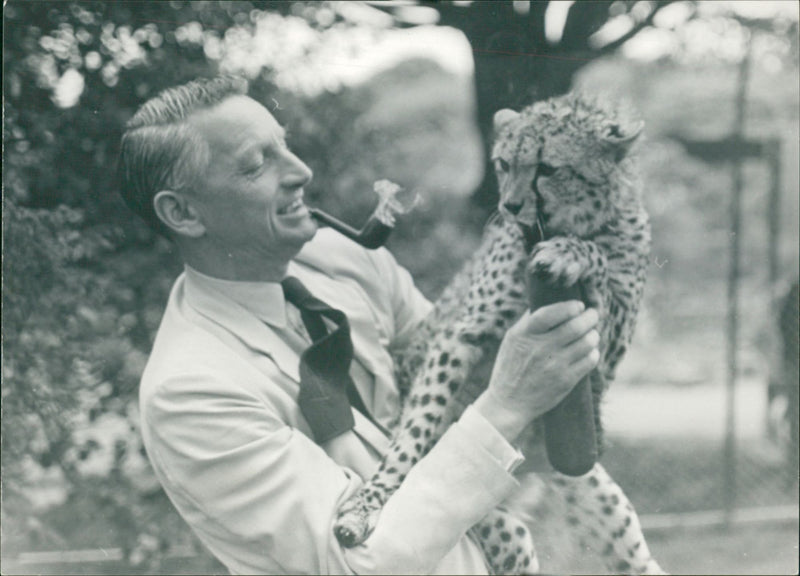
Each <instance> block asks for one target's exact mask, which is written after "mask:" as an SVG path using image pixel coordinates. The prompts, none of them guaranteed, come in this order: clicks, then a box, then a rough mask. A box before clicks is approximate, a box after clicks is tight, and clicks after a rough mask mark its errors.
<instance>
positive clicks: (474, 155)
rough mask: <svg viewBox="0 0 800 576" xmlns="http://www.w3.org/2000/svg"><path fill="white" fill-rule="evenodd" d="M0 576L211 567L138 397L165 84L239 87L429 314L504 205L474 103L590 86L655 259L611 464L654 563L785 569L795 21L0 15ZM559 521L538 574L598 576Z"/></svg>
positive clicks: (794, 421)
mask: <svg viewBox="0 0 800 576" xmlns="http://www.w3.org/2000/svg"><path fill="white" fill-rule="evenodd" d="M3 69H4V74H3V97H4V118H3V312H4V314H3V324H2V332H3V366H2V371H3V372H2V377H3V385H2V571H3V573H4V574H12V573H20V574H22V573H40V574H47V573H51V574H55V573H62V574H67V573H69V574H100V573H124V574H133V573H154V574H157V573H187V574H188V573H203V574H209V573H224V570H223V569H222V568H221V567H220V566H219V565H218V564H217V563H216V562H215V561H214V560H213V559H212V558H210V557H209V555H208V554H207V553H206V552H205V551H204V550H203V549H202V547H201V546H200V545H199V544H198V543H197V542H196V541H195V539H194V538H193V536H192V535H191V534H190V532H189V530H188V529H187V528H186V527H185V526H184V525H183V523H182V522H181V520H180V519H179V518H178V517H177V515H176V513H175V512H174V510H173V509H172V507H171V505H170V503H169V501H168V500H167V498H166V497H165V496H164V494H163V492H162V491H161V490H160V488H159V486H158V484H157V482H156V481H155V479H154V477H153V475H152V473H151V471H150V469H149V466H148V464H147V460H146V457H145V455H144V452H143V449H142V445H141V441H140V438H139V435H138V415H137V405H136V395H137V386H138V379H139V376H140V374H141V372H142V369H143V367H144V364H145V362H146V358H147V354H148V352H149V350H150V345H151V342H152V339H153V336H154V333H155V330H156V328H157V326H158V322H159V320H160V316H161V313H162V311H163V307H164V305H165V303H166V298H167V293H168V290H169V288H170V285H171V283H172V281H173V280H174V278H175V277H176V276H177V274H178V273H179V272H180V270H181V265H180V263H179V261H178V259H177V255H176V254H175V253H174V251H173V250H172V249H171V247H170V245H169V244H168V243H167V242H165V241H164V240H162V239H160V238H158V237H156V236H154V235H153V234H152V233H150V232H149V231H148V230H147V229H145V227H144V226H143V225H142V224H141V223H139V222H138V221H136V220H134V219H133V218H131V217H130V215H129V214H128V213H127V212H126V210H125V208H124V207H123V206H122V203H121V201H120V200H119V199H118V197H117V195H116V192H115V184H114V179H113V170H114V162H115V155H116V150H117V146H118V141H119V137H120V134H121V128H122V126H123V124H124V122H125V121H126V120H127V119H128V118H129V117H130V116H131V115H132V114H133V112H134V110H135V109H136V107H137V106H138V105H139V104H141V103H142V102H143V101H144V100H146V99H147V98H149V97H151V96H153V95H155V94H156V93H157V92H158V91H160V90H161V89H163V88H166V87H169V86H172V85H174V84H177V83H180V82H183V81H187V80H189V79H192V78H194V77H197V76H210V75H214V74H216V73H219V72H233V73H240V74H244V75H246V76H247V77H249V78H250V80H251V86H252V91H251V92H252V95H253V96H254V97H255V98H257V99H258V100H260V101H261V102H262V103H263V104H264V105H265V106H266V107H267V108H268V109H269V110H270V111H272V112H273V114H274V115H275V116H276V117H277V118H278V119H279V120H280V121H281V122H282V123H283V124H284V125H286V126H287V128H288V139H289V142H290V145H291V146H292V148H293V149H294V150H295V151H296V152H297V153H298V155H299V156H300V157H301V158H303V159H304V160H305V161H306V162H307V163H308V164H309V165H310V166H311V167H312V168H313V170H314V172H315V177H314V181H313V182H312V183H311V185H310V186H309V187H308V190H307V196H308V202H309V204H314V205H318V206H320V207H322V208H324V209H326V210H328V211H330V212H331V213H334V214H336V215H337V216H340V217H342V218H343V219H344V220H347V221H348V222H350V223H351V224H353V225H354V226H356V227H360V225H361V223H363V221H364V219H365V218H366V217H367V215H368V214H369V213H370V212H371V210H372V208H373V207H374V205H375V202H376V198H375V195H374V193H373V192H372V183H373V182H374V181H375V180H378V179H381V178H389V179H391V180H393V181H395V182H398V183H400V184H402V185H403V186H405V187H407V188H414V189H416V190H418V191H419V193H420V194H421V195H422V197H423V200H424V202H423V205H422V206H421V207H420V208H419V209H418V210H417V211H415V212H414V213H413V214H412V215H410V216H407V217H404V218H403V219H402V220H401V221H400V222H399V224H398V228H397V230H396V231H395V233H394V235H393V236H392V238H391V240H390V243H389V249H390V250H391V251H392V252H393V253H394V254H395V256H396V257H397V259H398V260H399V261H400V262H401V263H402V264H404V265H405V266H407V267H408V268H409V269H410V270H411V272H412V273H413V275H414V277H415V278H416V280H417V282H418V284H419V286H420V287H421V288H422V290H423V291H424V292H425V293H426V294H427V295H428V296H429V297H430V298H432V299H433V298H436V296H437V295H438V293H439V292H440V291H441V289H442V288H443V287H444V285H445V284H446V282H447V281H448V280H449V278H451V277H452V275H453V274H454V273H455V272H456V270H457V269H458V268H459V266H460V265H461V263H462V262H463V261H464V259H466V258H467V257H468V256H469V255H470V254H471V253H472V251H473V250H474V249H475V248H476V246H477V244H478V242H479V240H480V234H481V229H482V226H483V223H484V222H485V220H486V218H487V216H488V215H489V214H490V213H491V211H492V210H493V208H494V203H495V202H496V190H495V187H494V182H493V177H492V175H491V171H488V170H487V162H486V155H487V154H486V146H487V142H488V141H489V127H490V122H491V117H492V114H493V113H494V112H495V110H497V109H499V108H501V107H515V108H520V107H521V106H523V105H526V104H528V103H530V102H532V101H535V100H537V99H542V98H547V97H549V96H553V95H558V94H562V93H564V92H566V91H569V90H571V89H582V90H585V91H589V92H598V93H604V94H607V95H610V96H611V97H613V98H617V99H620V100H622V101H624V102H626V103H627V104H628V105H629V106H630V107H631V108H633V109H634V110H636V111H637V113H638V115H639V116H640V117H641V118H643V119H644V120H645V121H646V125H647V128H646V139H645V141H644V142H643V144H642V146H641V147H640V156H641V161H642V167H643V171H644V181H645V188H644V196H645V204H646V206H647V207H648V209H649V211H650V214H651V217H652V224H653V233H654V245H653V251H652V260H651V265H650V271H649V280H648V286H647V290H646V295H645V304H644V308H643V310H642V312H641V315H640V318H639V323H638V332H637V334H636V336H635V338H634V343H633V346H632V349H631V351H630V353H629V354H628V356H627V358H626V360H625V361H624V362H623V364H622V366H621V369H620V373H619V377H618V380H617V382H615V384H614V386H613V387H612V389H611V390H610V392H609V394H608V397H607V404H606V409H605V422H606V428H607V438H608V447H607V450H606V454H605V456H604V462H605V465H606V467H607V468H608V470H609V471H610V472H611V474H612V475H613V476H614V477H615V478H616V480H617V481H618V483H619V484H620V485H621V486H622V488H623V489H624V490H625V491H626V492H627V494H628V495H629V497H630V499H631V500H632V501H633V503H634V504H635V506H636V508H637V510H638V512H639V513H640V515H641V518H642V523H643V525H644V528H645V532H646V535H647V536H648V539H649V542H650V546H651V549H652V550H653V552H654V554H655V556H656V558H658V560H659V561H660V562H661V564H662V566H663V567H664V568H665V569H666V570H668V571H670V572H673V573H693V574H701V573H706V574H792V573H794V574H796V573H797V571H798V458H797V454H798V392H797V391H798V291H797V278H798V214H799V211H798V197H799V196H800V193H799V192H798V182H800V173H799V171H800V168H799V166H798V164H799V162H798V158H799V157H800V151H799V150H798V142H799V141H800V131H799V127H800V120H798V109H799V108H800V106H799V105H800V102H799V97H798V82H799V80H800V78H798V76H799V75H798V4H797V3H796V2H794V1H793V0H786V1H776V2H770V1H752V2H744V1H739V2H723V1H713V2H712V1H696V2H694V1H673V2H670V1H630V0H625V1H622V0H617V1H595V2H575V3H573V2H567V1H560V2H556V1H550V2H546V1H538V2H507V1H494V2H456V1H452V2H390V1H385V2H239V1H237V2H210V1H205V2H199V1H198V2H181V1H170V2H126V1H121V2H68V1H60V2H43V1H24V0H10V1H8V2H4V13H3ZM560 517H561V514H560V513H559V512H558V511H557V510H553V509H551V508H546V507H542V509H541V510H540V511H539V515H538V518H539V521H538V522H537V525H536V526H535V527H534V530H535V533H536V536H537V538H538V539H539V548H540V551H541V554H542V557H543V561H542V564H543V566H542V568H543V570H544V571H545V572H571V573H598V572H599V571H600V570H601V569H602V565H601V563H600V562H599V561H598V560H597V559H596V558H595V557H593V556H591V555H589V554H588V553H587V552H586V551H584V550H580V549H579V548H577V547H575V546H573V545H571V544H569V543H568V541H567V540H566V538H565V535H564V532H565V530H566V529H565V527H564V526H563V525H562V523H561V522H560V520H559V518H560Z"/></svg>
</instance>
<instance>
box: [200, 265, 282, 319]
mask: <svg viewBox="0 0 800 576" xmlns="http://www.w3.org/2000/svg"><path fill="white" fill-rule="evenodd" d="M184 268H185V271H186V276H187V277H188V278H189V279H190V280H191V282H195V283H200V284H205V285H207V286H210V287H211V288H214V289H216V290H217V291H218V292H221V293H222V294H225V295H226V296H228V297H229V298H230V299H231V300H233V301H234V302H236V303H237V304H239V305H240V306H242V307H243V308H245V309H246V310H248V311H249V312H252V313H253V315H254V316H255V317H256V318H258V319H259V320H262V321H264V322H266V323H267V324H270V325H271V326H274V327H276V328H285V327H286V326H287V320H286V300H285V299H284V297H283V288H281V285H280V283H278V282H242V281H238V280H222V279H220V278H214V277H212V276H207V275H206V274H203V273H202V272H198V271H197V270H195V269H194V268H192V267H191V266H189V265H188V264H185V265H184Z"/></svg>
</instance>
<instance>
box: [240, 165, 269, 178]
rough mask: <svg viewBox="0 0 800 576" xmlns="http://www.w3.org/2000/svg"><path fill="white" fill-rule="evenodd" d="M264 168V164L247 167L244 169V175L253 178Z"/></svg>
mask: <svg viewBox="0 0 800 576" xmlns="http://www.w3.org/2000/svg"><path fill="white" fill-rule="evenodd" d="M263 166H264V164H263V163H258V164H251V165H250V166H248V167H246V168H245V169H244V173H245V174H246V175H248V176H253V175H255V174H258V173H259V172H261V168H262V167H263Z"/></svg>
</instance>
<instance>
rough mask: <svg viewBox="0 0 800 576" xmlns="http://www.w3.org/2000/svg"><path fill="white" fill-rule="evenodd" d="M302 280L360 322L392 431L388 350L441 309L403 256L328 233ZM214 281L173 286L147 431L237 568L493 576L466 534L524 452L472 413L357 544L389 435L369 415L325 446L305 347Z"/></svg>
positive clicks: (200, 526) (208, 533)
mask: <svg viewBox="0 0 800 576" xmlns="http://www.w3.org/2000/svg"><path fill="white" fill-rule="evenodd" d="M289 273H290V274H291V275H294V276H297V277H298V278H300V279H301V280H302V281H303V282H304V283H305V284H306V286H308V287H309V288H310V289H311V290H312V292H313V293H314V294H315V295H316V296H317V297H319V298H321V299H322V300H324V301H326V302H328V303H329V304H330V305H331V306H334V307H337V308H339V309H341V310H343V311H344V312H345V313H346V314H347V315H348V318H349V320H350V324H351V332H352V337H353V343H354V348H355V353H356V359H357V360H358V361H359V362H360V364H361V365H363V366H364V367H365V368H366V370H367V371H368V372H369V373H370V374H371V375H372V377H373V378H374V380H373V381H369V382H366V383H365V382H363V381H362V382H358V387H359V390H360V392H361V394H362V396H363V398H364V401H365V403H366V405H367V406H368V408H369V409H370V411H371V413H372V414H373V415H374V416H375V417H376V418H377V420H378V421H379V422H380V421H382V422H384V423H386V422H388V421H389V420H390V419H391V416H392V415H393V413H394V412H395V411H396V410H397V409H398V405H397V404H398V400H397V390H396V388H395V386H394V379H393V376H392V361H391V357H390V356H389V353H388V351H387V348H388V347H389V346H390V345H392V344H393V343H396V342H398V341H400V340H402V339H404V338H407V337H408V335H409V334H410V332H411V330H413V327H414V326H415V325H416V324H417V323H418V322H419V320H421V318H423V317H424V316H425V315H426V314H427V312H428V311H429V309H430V304H429V303H428V302H427V300H425V299H424V297H423V296H422V295H421V294H420V293H419V292H418V291H417V290H416V288H415V287H414V286H413V282H412V281H411V279H410V276H409V275H408V273H407V272H406V271H405V270H404V269H402V268H401V267H399V266H398V265H397V264H396V262H395V261H394V259H393V258H392V257H391V255H390V254H389V253H388V252H387V251H385V250H383V249H381V250H377V251H367V250H365V249H363V248H361V247H359V246H357V245H356V244H354V243H352V242H351V241H349V240H347V239H345V238H344V237H342V236H340V235H339V234H337V233H335V232H333V231H331V230H328V229H322V230H320V231H319V232H318V233H317V235H316V237H315V238H314V240H312V241H311V242H309V243H308V244H307V246H306V247H305V248H304V249H303V251H302V252H301V253H300V254H299V255H298V257H297V258H296V260H295V261H294V262H292V263H291V265H290V269H289ZM204 279H207V278H206V277H203V276H202V275H199V274H197V273H193V272H192V271H191V270H187V271H186V272H185V273H184V274H182V275H181V276H180V277H179V278H178V279H177V281H176V282H175V285H174V287H173V289H172V292H171V295H170V299H169V303H168V305H167V308H166V311H165V313H164V317H163V320H162V323H161V326H160V328H159V331H158V334H157V337H156V340H155V343H154V347H153V351H152V354H151V356H150V359H149V361H148V364H147V368H146V370H145V372H144V375H143V377H142V384H141V388H140V409H141V418H142V434H143V438H144V443H145V446H146V449H147V453H148V456H149V458H150V460H151V462H152V464H153V468H154V470H155V473H156V475H157V477H158V478H159V480H160V481H161V483H162V485H163V487H164V489H165V491H166V492H167V494H168V495H169V497H170V499H171V501H172V502H173V504H174V505H175V507H176V508H177V510H178V511H179V513H180V514H181V515H182V516H183V518H184V519H185V520H186V521H187V522H188V523H189V525H190V526H191V527H192V528H193V529H194V531H195V532H196V534H197V535H198V537H199V538H200V539H201V540H202V541H203V543H204V544H205V545H206V546H207V547H208V548H209V550H210V551H211V552H212V553H213V554H214V555H215V556H216V557H217V558H219V559H220V561H222V562H223V563H224V564H225V565H226V566H227V568H228V569H229V570H230V571H231V573H235V574H248V573H249V574H252V573H260V574H264V573H269V574H278V573H286V574H299V573H310V574H327V573H332V574H345V573H359V574H368V573H377V574H390V573H403V574H411V573H419V574H421V573H447V574H456V573H486V570H487V568H486V565H485V561H484V559H483V556H482V554H481V552H480V549H479V547H478V545H477V544H476V543H475V542H474V541H473V540H472V539H471V537H470V536H469V535H467V534H466V533H467V530H468V529H469V528H470V527H471V526H472V525H473V524H475V523H476V522H477V521H479V520H480V519H481V518H482V517H483V516H484V515H485V514H487V513H488V512H489V511H490V510H491V509H492V508H493V507H495V506H496V505H497V504H498V503H499V502H501V501H502V500H503V499H504V498H505V497H507V496H508V495H509V494H510V493H511V492H512V491H513V490H514V489H515V487H516V486H517V482H516V481H515V480H514V478H513V477H512V476H511V474H510V472H509V470H510V469H511V467H512V466H513V464H514V463H515V461H516V460H517V459H518V453H517V452H516V451H515V450H514V449H513V448H512V447H511V446H510V445H508V443H506V442H505V440H504V439H503V438H502V436H500V435H499V433H497V431H496V430H495V429H494V428H493V427H492V426H491V425H489V424H488V422H486V421H485V420H484V419H483V418H482V417H481V416H480V415H478V413H477V412H474V411H472V410H468V411H467V412H466V413H465V414H464V416H463V417H462V418H461V420H460V421H459V422H457V423H456V424H455V425H454V426H453V427H451V429H450V430H449V431H448V432H447V434H446V435H445V436H444V437H443V438H442V439H441V440H440V442H439V443H438V444H437V445H436V447H435V448H434V449H433V450H432V451H431V452H430V453H429V454H428V455H427V456H426V457H425V458H423V459H422V460H421V461H420V462H419V463H418V464H417V465H416V466H415V468H414V469H413V471H412V473H411V474H409V475H408V476H407V478H406V479H405V481H404V483H403V485H402V486H401V488H400V489H399V490H398V491H397V492H396V493H395V494H394V495H393V496H392V497H391V498H390V499H389V501H388V503H387V504H386V506H385V507H384V509H383V511H382V513H381V516H380V519H379V521H378V524H377V527H376V529H375V531H374V533H373V534H372V536H371V537H370V538H369V539H368V540H367V541H366V542H365V543H364V544H363V545H361V546H358V547H356V548H353V549H349V550H343V549H342V548H341V547H340V546H339V545H338V542H337V541H336V538H335V537H334V535H333V530H332V525H333V521H334V518H335V513H336V510H337V508H338V506H339V505H340V504H341V503H342V502H343V501H344V500H345V499H346V498H347V497H348V496H349V495H351V494H352V493H353V492H354V491H356V490H357V489H358V487H359V486H360V485H361V483H362V479H367V478H369V476H370V475H371V474H372V473H373V472H374V471H375V470H376V469H377V464H378V463H379V459H380V456H381V455H382V454H383V453H385V451H386V449H387V447H388V446H389V439H388V438H387V437H386V436H385V435H384V433H383V432H382V431H381V430H380V429H379V428H378V427H376V426H375V425H373V424H372V423H371V422H370V421H369V420H368V419H367V418H365V417H364V416H363V415H362V414H361V413H360V412H358V411H356V410H354V417H355V421H356V426H355V429H354V430H352V431H351V432H348V433H346V434H344V435H342V436H340V437H338V438H336V439H334V440H333V441H331V442H329V443H328V444H326V445H325V447H324V448H323V447H320V446H318V445H317V444H315V443H314V442H313V440H311V439H310V429H309V427H308V424H307V423H306V421H305V420H304V419H303V416H302V414H301V413H300V411H299V408H298V406H297V403H296V398H297V392H298V381H299V376H298V367H299V355H298V354H299V350H297V349H296V347H294V348H293V347H292V346H289V345H288V344H287V343H286V342H285V341H284V340H283V339H282V338H280V337H279V336H278V332H279V330H277V329H275V328H274V327H272V326H270V324H269V323H267V322H265V321H263V320H262V319H259V318H258V317H257V316H256V315H255V314H254V313H253V312H252V310H250V309H248V306H247V303H246V302H244V303H243V302H242V301H241V298H240V299H239V301H238V302H237V300H236V298H233V297H232V295H231V294H230V293H227V291H226V290H224V289H220V283H219V282H216V283H215V282H213V281H211V282H209V281H204ZM273 288H274V286H273ZM278 294H280V292H279V291H278ZM276 298H277V299H279V300H281V301H280V302H278V303H277V305H278V309H280V307H281V306H283V302H282V294H280V295H279V296H276ZM275 321H276V322H278V320H275Z"/></svg>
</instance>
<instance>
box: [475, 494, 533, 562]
mask: <svg viewBox="0 0 800 576" xmlns="http://www.w3.org/2000/svg"><path fill="white" fill-rule="evenodd" d="M472 531H473V533H474V534H475V535H476V536H477V537H478V542H479V543H480V545H481V548H482V549H483V554H484V556H485V557H486V561H487V562H488V563H489V567H490V568H491V570H492V574H538V573H539V559H538V558H537V556H536V549H535V548H534V546H533V538H532V537H531V533H530V531H529V530H528V528H527V526H525V524H524V523H523V522H522V520H520V519H519V518H517V517H516V516H515V515H513V514H512V513H510V512H508V511H506V510H504V509H502V508H495V509H494V510H492V511H491V512H490V513H489V514H487V515H486V517H485V518H484V519H483V520H481V521H480V522H479V523H478V524H476V525H475V526H473V528H472Z"/></svg>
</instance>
